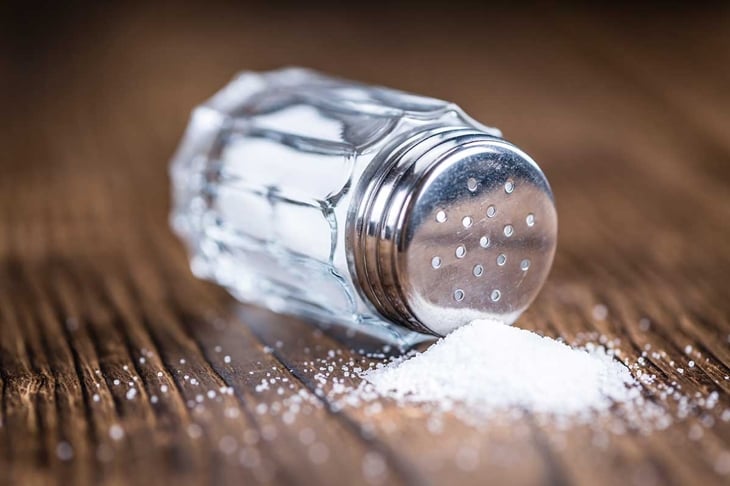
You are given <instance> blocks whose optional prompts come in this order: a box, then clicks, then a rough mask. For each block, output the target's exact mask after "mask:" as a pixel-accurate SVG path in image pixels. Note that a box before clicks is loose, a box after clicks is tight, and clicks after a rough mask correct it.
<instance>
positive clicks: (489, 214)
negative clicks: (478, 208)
mask: <svg viewBox="0 0 730 486" xmlns="http://www.w3.org/2000/svg"><path fill="white" fill-rule="evenodd" d="M495 214H497V208H495V207H494V205H493V204H491V205H490V206H489V207H488V208H487V217H488V218H493V217H494V215H495Z"/></svg>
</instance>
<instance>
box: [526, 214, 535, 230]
mask: <svg viewBox="0 0 730 486" xmlns="http://www.w3.org/2000/svg"><path fill="white" fill-rule="evenodd" d="M525 223H527V226H529V227H531V228H532V227H533V226H535V215H534V214H532V213H530V214H528V215H527V217H526V218H525Z"/></svg>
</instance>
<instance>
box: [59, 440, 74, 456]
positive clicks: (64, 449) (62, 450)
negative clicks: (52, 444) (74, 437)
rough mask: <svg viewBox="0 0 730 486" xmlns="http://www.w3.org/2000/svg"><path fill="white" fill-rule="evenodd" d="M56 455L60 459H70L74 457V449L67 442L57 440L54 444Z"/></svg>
mask: <svg viewBox="0 0 730 486" xmlns="http://www.w3.org/2000/svg"><path fill="white" fill-rule="evenodd" d="M56 456H58V458H59V459H60V460H62V461H70V460H71V459H73V457H74V450H73V447H71V444H69V443H68V442H65V441H64V442H59V443H58V445H57V446H56Z"/></svg>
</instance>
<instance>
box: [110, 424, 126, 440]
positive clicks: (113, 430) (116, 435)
mask: <svg viewBox="0 0 730 486" xmlns="http://www.w3.org/2000/svg"><path fill="white" fill-rule="evenodd" d="M109 437H110V438H111V439H112V440H121V439H122V438H123V437H124V429H123V428H122V427H121V426H120V425H117V424H114V425H112V426H111V427H109Z"/></svg>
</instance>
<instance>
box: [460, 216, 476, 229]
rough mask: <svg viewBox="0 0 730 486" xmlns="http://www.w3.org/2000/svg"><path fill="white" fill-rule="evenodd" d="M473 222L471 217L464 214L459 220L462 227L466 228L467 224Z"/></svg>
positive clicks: (469, 224)
mask: <svg viewBox="0 0 730 486" xmlns="http://www.w3.org/2000/svg"><path fill="white" fill-rule="evenodd" d="M472 223H474V220H473V219H472V218H471V216H464V219H462V220H461V224H463V225H464V228H468V227H469V226H471V225H472Z"/></svg>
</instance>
